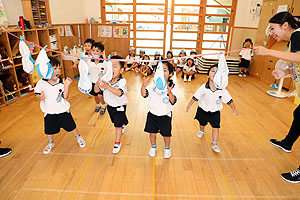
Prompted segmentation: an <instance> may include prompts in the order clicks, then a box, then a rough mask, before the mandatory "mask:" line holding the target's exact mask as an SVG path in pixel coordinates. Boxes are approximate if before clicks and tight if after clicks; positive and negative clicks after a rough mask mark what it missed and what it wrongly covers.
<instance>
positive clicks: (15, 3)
mask: <svg viewBox="0 0 300 200" xmlns="http://www.w3.org/2000/svg"><path fill="white" fill-rule="evenodd" d="M2 3H3V6H4V9H5V13H6V16H7V20H8V25H17V24H18V21H19V16H23V15H24V13H23V6H22V0H2Z"/></svg>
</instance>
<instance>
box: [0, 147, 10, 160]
mask: <svg viewBox="0 0 300 200" xmlns="http://www.w3.org/2000/svg"><path fill="white" fill-rule="evenodd" d="M10 153H11V148H0V158H1V157H4V156H7V155H8V154H10Z"/></svg>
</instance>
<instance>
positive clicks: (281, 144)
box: [270, 139, 292, 152]
mask: <svg viewBox="0 0 300 200" xmlns="http://www.w3.org/2000/svg"><path fill="white" fill-rule="evenodd" d="M270 142H271V144H273V145H274V146H276V147H280V148H281V149H282V150H283V151H285V152H291V151H292V147H291V146H288V145H286V144H285V143H284V141H283V140H276V139H270Z"/></svg>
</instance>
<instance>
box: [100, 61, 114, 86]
mask: <svg viewBox="0 0 300 200" xmlns="http://www.w3.org/2000/svg"><path fill="white" fill-rule="evenodd" d="M104 64H105V67H104V68H105V72H104V75H103V76H102V78H101V80H104V81H105V82H109V81H110V80H111V79H112V76H113V64H112V62H111V61H107V62H104Z"/></svg>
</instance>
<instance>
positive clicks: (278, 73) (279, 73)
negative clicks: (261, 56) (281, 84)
mask: <svg viewBox="0 0 300 200" xmlns="http://www.w3.org/2000/svg"><path fill="white" fill-rule="evenodd" d="M272 75H273V76H274V77H275V79H280V78H282V77H283V76H284V75H286V73H285V72H284V71H282V70H274V71H272Z"/></svg>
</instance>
